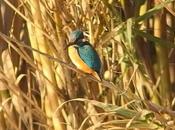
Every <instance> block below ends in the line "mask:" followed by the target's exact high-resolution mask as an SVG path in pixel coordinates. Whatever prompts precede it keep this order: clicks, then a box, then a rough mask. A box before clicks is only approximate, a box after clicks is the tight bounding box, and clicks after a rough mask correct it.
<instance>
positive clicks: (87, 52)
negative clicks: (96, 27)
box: [77, 41, 101, 74]
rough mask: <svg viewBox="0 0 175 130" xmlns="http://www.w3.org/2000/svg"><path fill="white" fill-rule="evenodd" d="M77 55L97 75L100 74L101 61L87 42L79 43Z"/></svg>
mask: <svg viewBox="0 0 175 130" xmlns="http://www.w3.org/2000/svg"><path fill="white" fill-rule="evenodd" d="M77 45H78V48H77V49H78V53H79V55H80V58H81V59H82V60H83V61H84V62H85V63H86V64H87V65H88V66H89V67H90V68H91V69H93V70H95V71H96V72H97V73H98V74H99V73H100V68H101V61H100V58H99V56H98V54H97V52H96V51H95V50H94V49H93V47H92V46H91V45H90V43H89V42H87V41H86V42H83V41H81V42H79V43H78V44H77Z"/></svg>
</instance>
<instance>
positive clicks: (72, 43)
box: [64, 42, 75, 50]
mask: <svg viewBox="0 0 175 130" xmlns="http://www.w3.org/2000/svg"><path fill="white" fill-rule="evenodd" d="M72 45H75V43H74V42H70V44H68V45H66V46H65V47H64V50H67V48H68V47H69V46H72Z"/></svg>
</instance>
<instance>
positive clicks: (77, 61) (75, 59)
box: [68, 45, 101, 81]
mask: <svg viewBox="0 0 175 130" xmlns="http://www.w3.org/2000/svg"><path fill="white" fill-rule="evenodd" d="M68 54H69V57H70V59H71V61H72V63H73V64H74V65H75V66H76V67H77V68H78V69H80V70H81V71H83V72H85V73H89V74H92V75H93V76H94V77H96V78H97V79H98V80H100V81H101V78H100V76H99V74H98V73H97V72H96V71H95V70H93V69H92V68H90V67H89V66H88V64H87V63H86V62H84V60H83V59H82V58H81V57H80V55H79V52H78V49H77V47H76V45H72V46H69V47H68Z"/></svg>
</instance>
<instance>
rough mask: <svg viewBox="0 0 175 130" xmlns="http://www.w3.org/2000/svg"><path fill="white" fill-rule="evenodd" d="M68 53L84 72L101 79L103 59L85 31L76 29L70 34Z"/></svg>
mask: <svg viewBox="0 0 175 130" xmlns="http://www.w3.org/2000/svg"><path fill="white" fill-rule="evenodd" d="M69 42H70V44H69V46H68V55H69V57H70V60H71V61H72V63H73V64H74V65H75V66H76V67H77V68H78V69H79V70H81V71H83V72H84V73H87V74H90V75H92V76H94V77H95V78H96V79H97V80H99V81H101V80H102V79H101V76H100V71H101V60H100V57H99V55H98V53H97V52H96V50H95V49H94V48H93V46H92V45H91V44H90V43H89V42H88V41H86V40H85V36H84V33H83V31H81V30H79V29H76V30H74V31H72V32H71V33H70V35H69Z"/></svg>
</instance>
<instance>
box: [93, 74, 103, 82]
mask: <svg viewBox="0 0 175 130" xmlns="http://www.w3.org/2000/svg"><path fill="white" fill-rule="evenodd" d="M92 75H93V76H94V77H95V78H96V79H98V80H99V81H102V79H101V77H100V75H99V74H98V73H97V72H93V73H92Z"/></svg>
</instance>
